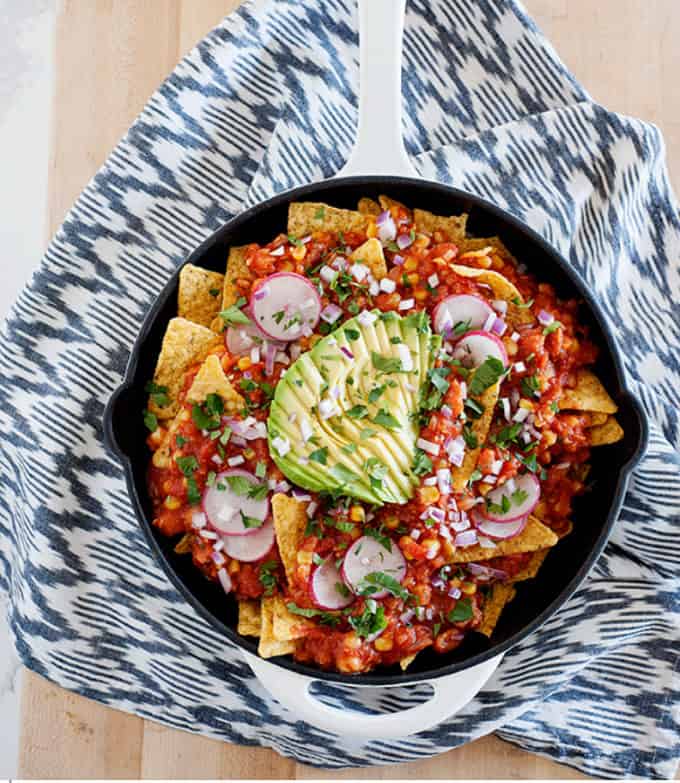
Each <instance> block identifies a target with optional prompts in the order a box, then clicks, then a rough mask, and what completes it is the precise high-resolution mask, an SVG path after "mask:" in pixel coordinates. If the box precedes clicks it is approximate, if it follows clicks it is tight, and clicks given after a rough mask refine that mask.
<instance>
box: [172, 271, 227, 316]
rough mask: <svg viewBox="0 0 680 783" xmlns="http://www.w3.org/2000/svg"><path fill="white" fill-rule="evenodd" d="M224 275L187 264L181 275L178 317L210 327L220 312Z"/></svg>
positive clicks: (178, 294)
mask: <svg viewBox="0 0 680 783" xmlns="http://www.w3.org/2000/svg"><path fill="white" fill-rule="evenodd" d="M223 288H224V275H221V274H220V273H219V272H211V271H210V270H209V269H201V267H200V266H194V265H193V264H185V265H184V266H183V267H182V271H181V272H180V273H179V291H178V293H177V315H178V316H179V317H180V318H186V319H187V320H188V321H193V322H194V323H196V324H201V326H208V327H209V326H210V325H211V324H212V322H213V320H214V319H215V317H216V316H217V314H218V313H219V311H220V303H221V301H222V295H223Z"/></svg>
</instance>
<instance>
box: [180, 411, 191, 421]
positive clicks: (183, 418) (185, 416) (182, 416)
mask: <svg viewBox="0 0 680 783" xmlns="http://www.w3.org/2000/svg"><path fill="white" fill-rule="evenodd" d="M190 418H191V414H190V413H189V411H188V410H186V408H185V409H184V410H182V412H181V413H180V414H179V419H180V421H189V419H190Z"/></svg>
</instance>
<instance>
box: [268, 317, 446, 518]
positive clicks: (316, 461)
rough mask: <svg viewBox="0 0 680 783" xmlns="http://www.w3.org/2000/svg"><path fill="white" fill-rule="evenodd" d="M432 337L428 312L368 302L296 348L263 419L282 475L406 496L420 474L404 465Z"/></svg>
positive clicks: (410, 453) (375, 495)
mask: <svg viewBox="0 0 680 783" xmlns="http://www.w3.org/2000/svg"><path fill="white" fill-rule="evenodd" d="M431 338H432V332H431V329H430V325H429V319H428V317H427V315H426V314H425V313H415V314H413V315H409V316H407V317H405V318H402V317H401V316H399V315H398V314H397V313H392V312H390V313H380V311H378V310H375V311H373V312H372V313H371V315H366V314H363V315H361V316H357V317H355V318H351V319H350V320H348V321H346V322H345V323H343V324H342V325H341V326H339V327H337V328H336V329H335V330H334V331H333V332H332V333H331V334H329V335H328V336H327V337H325V338H323V339H322V340H319V342H317V344H316V345H315V346H314V347H313V348H312V349H311V350H310V351H308V352H307V353H305V354H303V355H302V356H300V357H299V358H298V359H297V360H296V361H295V362H294V363H293V364H292V365H291V366H290V367H289V368H288V371H287V372H286V374H285V375H284V377H283V378H282V379H281V380H280V381H279V383H278V384H277V387H276V391H275V394H274V400H273V401H272V405H271V409H270V413H269V419H268V421H267V431H268V437H269V449H270V453H271V454H272V458H273V459H274V461H275V462H276V464H277V465H278V467H279V468H280V469H281V471H282V472H283V473H284V474H285V475H286V477H287V478H288V479H290V480H291V481H292V482H294V483H295V484H298V485H299V486H301V487H304V488H306V489H310V490H312V491H316V492H319V491H323V490H326V491H330V492H336V493H339V494H343V495H348V496H351V497H356V498H359V499H361V500H364V501H366V502H368V503H372V504H376V505H382V504H383V503H406V502H407V501H408V500H409V499H410V498H411V497H412V495H413V488H414V486H415V485H416V484H417V482H418V479H417V478H416V477H415V476H414V475H413V472H412V469H411V466H412V464H413V459H414V455H415V449H416V445H415V444H416V440H417V438H418V424H417V419H418V417H417V413H418V405H419V400H420V390H421V386H422V384H423V382H424V381H425V380H426V379H427V371H428V370H429V368H430V366H431V363H432V352H431ZM400 346H404V347H400ZM405 351H408V355H409V356H410V362H409V361H408V357H407V365H406V367H405V366H404V364H402V358H403V356H404V352H405ZM279 449H280V451H279Z"/></svg>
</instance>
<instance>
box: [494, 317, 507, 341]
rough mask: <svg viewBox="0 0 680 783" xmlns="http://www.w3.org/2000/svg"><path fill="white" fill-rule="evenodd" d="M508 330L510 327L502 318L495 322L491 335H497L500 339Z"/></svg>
mask: <svg viewBox="0 0 680 783" xmlns="http://www.w3.org/2000/svg"><path fill="white" fill-rule="evenodd" d="M507 328H508V327H507V325H506V323H505V321H504V320H503V319H502V318H496V320H495V321H494V322H493V326H492V327H491V333H492V334H495V335H497V336H498V337H502V336H503V335H504V334H505V330H506V329H507Z"/></svg>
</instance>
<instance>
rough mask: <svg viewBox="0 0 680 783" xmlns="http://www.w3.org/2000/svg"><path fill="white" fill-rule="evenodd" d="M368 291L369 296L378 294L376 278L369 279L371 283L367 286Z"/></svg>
mask: <svg viewBox="0 0 680 783" xmlns="http://www.w3.org/2000/svg"><path fill="white" fill-rule="evenodd" d="M385 280H389V278H387V277H386V278H385ZM368 293H369V294H370V295H371V296H378V294H379V293H380V283H379V282H378V281H377V280H371V284H370V285H369V286H368Z"/></svg>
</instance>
